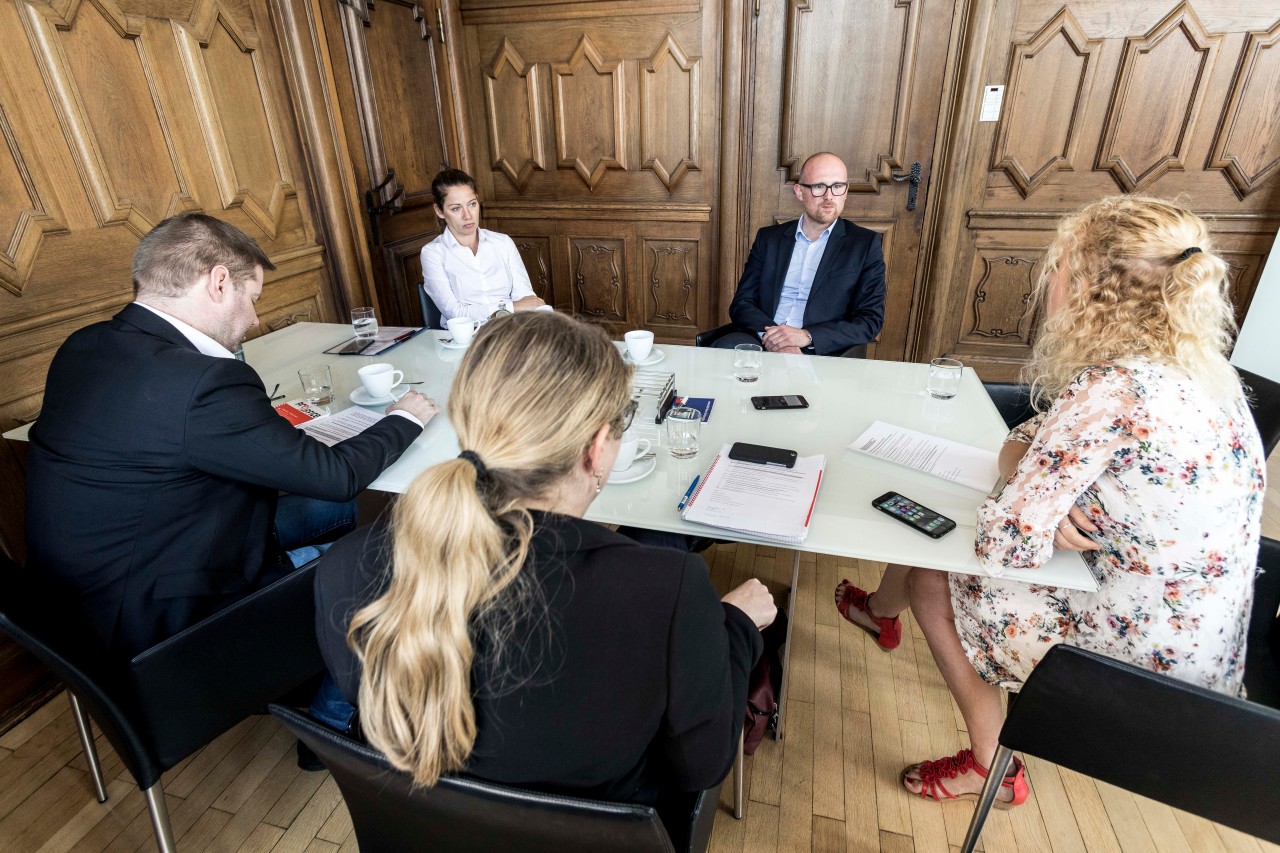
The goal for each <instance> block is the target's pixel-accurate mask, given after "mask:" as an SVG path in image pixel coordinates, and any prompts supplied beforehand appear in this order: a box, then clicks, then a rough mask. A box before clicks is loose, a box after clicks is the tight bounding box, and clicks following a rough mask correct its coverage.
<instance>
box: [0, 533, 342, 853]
mask: <svg viewBox="0 0 1280 853" xmlns="http://www.w3.org/2000/svg"><path fill="white" fill-rule="evenodd" d="M316 565H317V564H316V563H315V562H312V563H309V564H307V565H306V566H303V567H302V568H300V569H298V570H297V571H294V572H292V573H291V574H289V575H288V576H286V577H284V578H282V579H281V580H279V581H276V582H275V583H273V584H271V585H270V586H268V587H264V588H263V589H260V590H257V591H256V592H254V593H252V594H250V595H248V596H247V597H245V598H243V599H241V600H240V601H237V602H236V603H234V604H232V605H230V606H229V607H226V608H225V609H223V610H220V611H218V612H217V613H215V614H213V615H212V616H210V617H208V618H207V619H205V620H203V621H201V622H199V623H197V624H195V625H193V626H191V627H190V628H188V629H186V630H185V631H183V632H182V633H180V634H176V635H174V636H172V637H170V638H169V639H167V640H164V641H163V642H161V643H159V644H157V645H155V646H152V647H151V648H149V649H147V650H146V651H144V652H142V653H141V654H139V655H137V656H136V657H134V658H133V660H131V661H128V662H127V663H124V664H119V663H112V662H111V661H108V660H106V659H105V658H104V657H103V656H102V654H101V652H100V651H99V649H98V645H97V644H96V643H94V642H91V641H89V640H87V639H86V638H85V637H84V636H83V635H81V634H79V633H78V632H77V629H76V626H75V624H74V620H71V619H68V618H67V614H66V613H65V612H64V611H63V610H62V609H61V608H60V606H59V604H58V601H59V599H58V598H57V597H55V596H52V595H50V594H49V591H48V590H47V589H43V588H41V587H40V586H38V585H36V582H34V581H32V580H31V579H30V578H27V577H26V576H25V574H24V573H22V572H21V570H19V569H18V567H17V566H16V564H14V563H13V561H12V560H9V559H8V558H7V557H3V555H0V575H3V577H4V580H3V583H4V585H5V589H6V593H5V597H4V602H3V605H0V631H3V632H4V633H6V634H8V635H9V636H11V637H13V638H14V640H16V641H17V642H18V643H19V644H21V645H22V646H23V647H24V648H26V649H27V650H28V651H30V652H31V653H32V654H34V655H35V656H36V657H38V658H39V659H40V660H41V661H42V662H43V663H44V664H45V665H46V666H48V667H49V669H51V670H53V672H54V674H55V675H56V676H57V677H58V678H59V679H61V680H62V681H63V682H64V683H65V684H66V686H67V693H68V696H69V697H70V699H71V709H72V712H73V714H74V716H75V720H76V727H77V728H78V730H79V733H80V745H81V746H82V747H83V749H84V753H85V759H86V761H87V762H88V764H89V774H90V776H91V777H92V779H93V785H94V789H95V793H96V795H97V798H98V802H100V803H105V802H106V801H107V792H106V786H105V784H104V783H103V779H102V771H101V768H100V766H99V762H98V753H97V749H96V747H95V744H94V739H93V732H92V730H91V729H90V727H89V721H88V719H87V718H86V715H85V711H87V712H88V716H90V717H92V718H93V719H94V720H95V721H96V722H97V723H98V726H99V728H101V729H102V732H103V734H105V735H106V737H107V740H109V741H110V742H111V745H112V746H113V747H115V750H116V752H117V753H118V754H119V756H120V759H121V761H123V762H124V764H125V766H126V767H128V768H129V772H130V773H132V774H133V778H134V779H135V780H136V781H137V783H138V787H139V788H141V789H142V792H143V794H144V795H145V797H146V801H147V809H148V811H149V812H150V815H151V826H152V829H153V830H154V831H155V836H156V846H157V847H158V848H159V850H160V851H161V853H170V851H173V850H175V849H176V848H175V847H174V842H173V833H172V831H171V829H170V826H169V814H168V810H167V809H166V807H165V802H164V791H163V789H162V788H161V784H160V774H161V773H163V772H164V771H165V770H168V769H169V768H170V767H173V766H174V765H176V764H178V763H179V762H180V761H182V760H183V759H184V758H186V757H187V756H188V755H190V754H191V753H193V752H195V751H196V750H197V749H199V748H200V747H202V746H204V745H206V744H208V743H209V742H210V741H212V740H213V739H214V738H216V737H217V736H218V735H220V734H222V733H223V732H225V731H227V730H228V729H230V728H231V727H232V726H234V725H235V724H236V723H238V722H240V721H241V720H243V719H244V718H245V717H247V716H249V715H251V714H254V713H259V712H260V709H261V708H263V707H264V706H265V705H266V704H267V703H268V702H270V701H272V700H273V699H278V698H280V697H281V696H283V695H284V694H286V693H288V692H289V691H290V690H293V689H294V688H296V687H298V686H299V685H301V684H303V683H304V682H306V681H308V680H309V679H312V678H314V677H315V676H316V675H319V674H320V673H322V672H323V671H324V662H323V661H322V659H321V657H320V649H319V647H318V646H317V644H316V637H315V597H314V593H313V591H312V583H313V580H314V577H315V567H316Z"/></svg>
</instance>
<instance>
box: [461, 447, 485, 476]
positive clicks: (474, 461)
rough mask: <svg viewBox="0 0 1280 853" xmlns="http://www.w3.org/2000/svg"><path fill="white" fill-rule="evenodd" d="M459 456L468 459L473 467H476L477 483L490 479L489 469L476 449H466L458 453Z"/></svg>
mask: <svg viewBox="0 0 1280 853" xmlns="http://www.w3.org/2000/svg"><path fill="white" fill-rule="evenodd" d="M458 458H459V459H465V460H467V461H468V462H470V463H471V465H472V467H473V468H475V469H476V482H477V483H483V482H487V481H488V480H489V469H488V468H486V467H485V466H484V463H483V462H481V461H480V457H479V456H477V455H476V454H475V452H474V451H471V450H464V451H462V452H461V453H459V454H458Z"/></svg>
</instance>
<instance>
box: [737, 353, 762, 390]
mask: <svg viewBox="0 0 1280 853" xmlns="http://www.w3.org/2000/svg"><path fill="white" fill-rule="evenodd" d="M763 352H764V348H763V347H761V346H760V345H759V344H738V345H737V346H736V347H734V348H733V378H734V379H736V380H738V381H739V382H755V381H756V380H757V379H759V378H760V365H761V363H762V358H761V355H760V354H761V353H763Z"/></svg>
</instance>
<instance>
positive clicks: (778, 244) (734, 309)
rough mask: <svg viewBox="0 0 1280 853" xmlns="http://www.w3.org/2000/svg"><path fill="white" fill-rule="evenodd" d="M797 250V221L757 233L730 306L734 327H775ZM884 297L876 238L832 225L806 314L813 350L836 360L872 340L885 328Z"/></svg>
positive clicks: (842, 225)
mask: <svg viewBox="0 0 1280 853" xmlns="http://www.w3.org/2000/svg"><path fill="white" fill-rule="evenodd" d="M795 246H796V220H792V221H791V222H784V223H782V224H781V225H769V226H766V227H764V228H761V229H760V230H759V231H758V232H757V233H756V240H755V242H754V243H752V244H751V254H750V255H748V256H747V263H746V265H745V266H744V267H743V268H742V278H740V279H739V280H738V290H737V292H736V293H735V294H734V296H733V302H732V303H731V304H730V305H729V318H730V319H731V320H732V321H733V323H734V325H735V326H737V327H738V328H740V329H743V330H744V331H750V332H755V333H757V334H759V333H761V332H763V331H764V327H765V326H772V325H774V321H773V316H774V314H776V313H777V311H778V302H779V301H781V299H782V284H783V280H784V279H785V278H786V277H787V267H788V265H789V264H790V263H791V253H792V251H793V250H794V249H795ZM884 296H885V285H884V252H883V251H882V250H881V247H880V235H879V234H877V233H876V232H875V231H872V230H870V229H867V228H863V227H862V226H860V225H854V224H853V223H852V222H850V221H849V220H847V219H838V220H836V223H835V226H834V227H833V228H832V230H831V236H830V237H828V238H827V248H826V250H825V251H824V252H823V254H822V261H821V263H819V264H818V269H817V271H816V272H815V273H814V276H813V286H812V287H811V288H810V289H809V301H808V303H807V304H806V305H805V309H804V328H805V329H806V330H807V331H808V332H809V334H811V335H813V351H814V352H815V353H817V354H818V355H838V354H839V353H842V352H844V351H845V350H847V349H848V348H849V347H852V346H857V345H858V344H866V343H870V342H871V341H873V340H875V337H876V335H878V334H880V327H881V326H882V325H884Z"/></svg>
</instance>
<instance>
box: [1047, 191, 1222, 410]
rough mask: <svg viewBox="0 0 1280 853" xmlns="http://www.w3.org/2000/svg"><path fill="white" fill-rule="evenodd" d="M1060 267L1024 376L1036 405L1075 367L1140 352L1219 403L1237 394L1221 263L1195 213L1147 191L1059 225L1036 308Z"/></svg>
mask: <svg viewBox="0 0 1280 853" xmlns="http://www.w3.org/2000/svg"><path fill="white" fill-rule="evenodd" d="M1193 248H1194V249H1199V251H1198V252H1189V251H1188V250H1190V249H1193ZM1058 271H1061V274H1062V276H1064V277H1065V291H1066V292H1065V294H1062V295H1061V296H1060V297H1059V298H1061V300H1062V304H1061V305H1059V306H1057V309H1056V310H1055V311H1053V312H1052V313H1050V314H1049V316H1047V317H1046V319H1045V321H1044V324H1043V325H1042V327H1041V329H1040V334H1039V336H1038V338H1037V340H1036V342H1035V345H1034V347H1033V349H1032V354H1031V360H1030V362H1029V363H1028V364H1027V366H1026V369H1025V372H1024V375H1025V377H1026V379H1027V380H1028V381H1029V383H1030V384H1031V386H1032V396H1033V399H1034V400H1035V404H1036V408H1037V409H1039V410H1041V411H1043V409H1044V408H1047V407H1048V406H1049V405H1050V404H1052V402H1053V400H1054V399H1055V398H1056V397H1057V396H1058V395H1059V394H1060V393H1062V391H1063V390H1064V389H1066V387H1067V386H1068V385H1070V384H1071V382H1072V380H1074V379H1075V378H1076V377H1077V376H1078V375H1079V374H1080V372H1081V371H1083V370H1085V369H1087V368H1089V367H1094V366H1097V365H1101V364H1107V363H1111V362H1115V361H1117V360H1119V359H1124V358H1133V357H1138V356H1141V357H1145V358H1148V359H1150V360H1151V361H1155V362H1160V363H1163V364H1168V365H1171V366H1173V367H1176V368H1178V369H1179V370H1181V371H1182V372H1183V373H1185V374H1187V376H1189V377H1191V378H1192V379H1193V380H1194V381H1196V382H1197V383H1198V384H1200V385H1201V387H1202V388H1203V389H1204V390H1205V391H1206V392H1207V393H1208V394H1209V395H1210V396H1211V397H1213V398H1214V400H1215V401H1217V402H1218V403H1219V404H1221V405H1224V406H1226V405H1228V404H1229V403H1230V402H1231V401H1232V400H1234V399H1238V397H1239V395H1240V394H1241V389H1240V380H1239V377H1238V376H1237V375H1236V372H1235V370H1233V369H1232V367H1231V365H1230V364H1229V363H1228V362H1227V353H1228V352H1229V351H1230V349H1231V346H1232V341H1233V340H1234V338H1235V333H1236V323H1235V316H1234V312H1233V310H1232V306H1231V301H1230V299H1229V298H1228V295H1227V265H1226V263H1224V262H1223V260H1222V259H1221V258H1220V257H1218V256H1217V255H1216V254H1214V251H1213V245H1212V240H1211V238H1210V236H1209V229H1208V227H1207V226H1206V225H1205V223H1204V221H1203V220H1202V219H1200V217H1198V216H1196V215H1195V214H1194V213H1192V212H1191V211H1189V210H1187V209H1186V208H1184V207H1182V206H1180V205H1178V204H1176V203H1174V202H1170V201H1165V200H1162V199H1158V198H1150V197H1145V196H1134V195H1128V196H1113V197H1111V198H1104V199H1102V200H1101V201H1096V202H1093V203H1092V204H1089V205H1086V206H1085V207H1084V208H1082V209H1081V210H1080V211H1079V212H1077V213H1075V214H1072V215H1071V216H1068V217H1066V218H1065V219H1063V220H1062V222H1061V223H1060V224H1059V225H1058V236H1057V237H1056V238H1055V239H1054V241H1053V243H1052V245H1050V246H1049V249H1048V251H1047V253H1046V254H1045V258H1044V263H1043V266H1042V267H1041V271H1040V279H1039V282H1038V283H1037V285H1036V289H1035V294H1034V302H1033V305H1034V307H1035V308H1036V309H1041V310H1043V309H1045V308H1047V307H1048V302H1049V298H1050V291H1051V290H1053V282H1054V279H1055V273H1057V272H1058Z"/></svg>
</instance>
